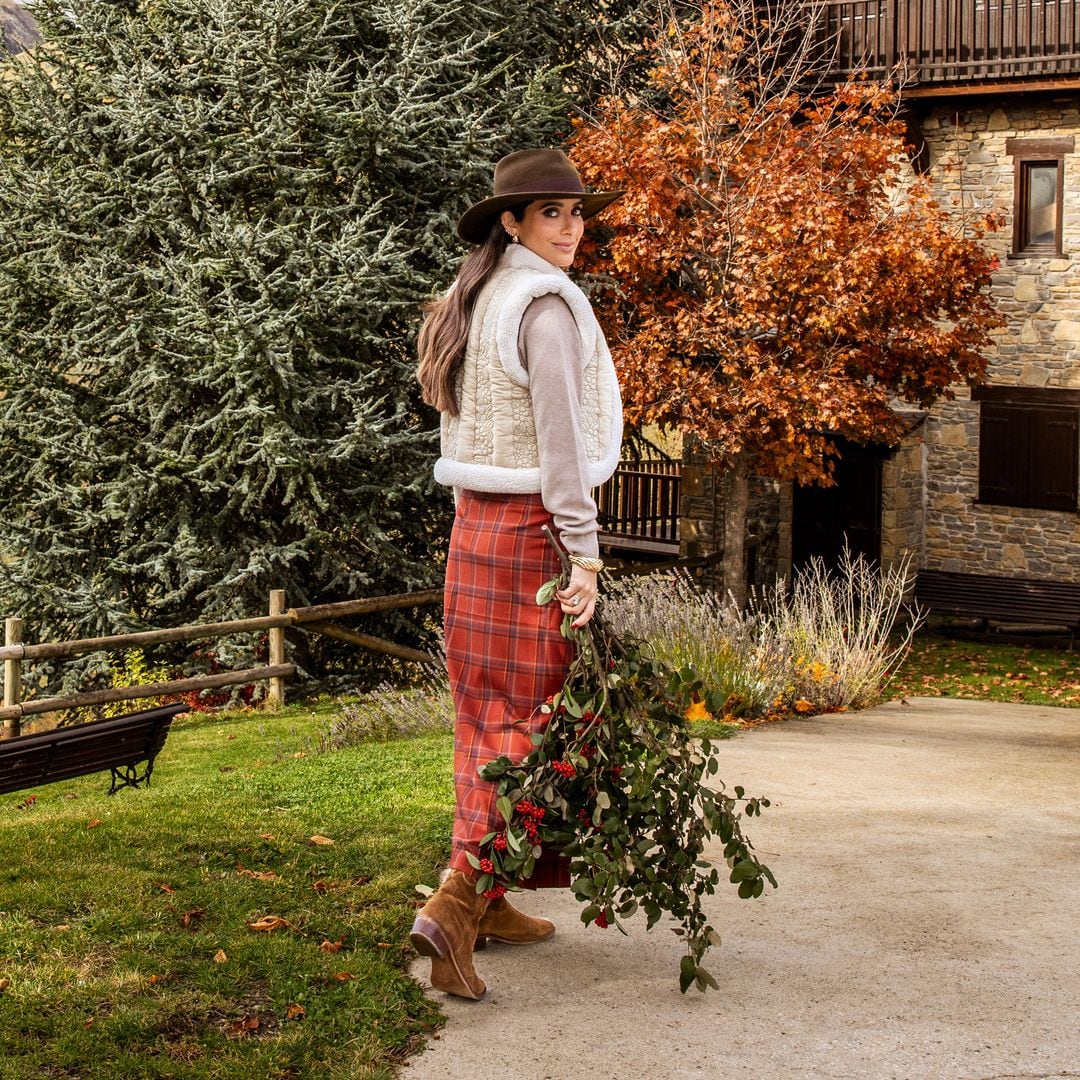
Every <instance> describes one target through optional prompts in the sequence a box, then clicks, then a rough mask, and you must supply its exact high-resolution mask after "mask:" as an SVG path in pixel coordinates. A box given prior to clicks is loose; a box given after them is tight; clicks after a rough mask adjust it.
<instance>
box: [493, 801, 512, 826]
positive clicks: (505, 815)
mask: <svg viewBox="0 0 1080 1080" xmlns="http://www.w3.org/2000/svg"><path fill="white" fill-rule="evenodd" d="M495 809H496V810H498V811H499V816H500V817H501V818H502V819H503V821H505V822H506V824H507V825H509V824H510V822H511V821H512V820H513V817H514V807H513V806H512V805H511V803H510V800H509V799H508V798H507V797H506V796H505V795H500V796H499V797H498V799H496V800H495Z"/></svg>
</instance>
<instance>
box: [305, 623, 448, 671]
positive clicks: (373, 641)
mask: <svg viewBox="0 0 1080 1080" xmlns="http://www.w3.org/2000/svg"><path fill="white" fill-rule="evenodd" d="M303 627H304V629H305V630H309V631H311V632H312V633H314V634H322V635H324V636H325V637H331V638H337V640H338V641H347V642H348V643H349V644H350V645H359V646H360V648H361V649H372V650H374V651H375V652H381V653H386V654H387V655H388V656H396V657H398V659H400V660H411V661H412V662H413V663H416V664H430V663H432V661H433V660H434V657H433V656H431V655H430V654H429V653H425V652H420V650H419V649H410V648H409V646H408V645H398V644H397V642H395V641H387V640H386V639H385V638H380V637H375V636H374V635H373V634H361V633H359V632H358V631H356V630H349V629H347V628H346V627H344V626H338V624H337V623H335V622H330V621H328V620H322V619H320V620H316V621H314V622H305V623H304V624H303Z"/></svg>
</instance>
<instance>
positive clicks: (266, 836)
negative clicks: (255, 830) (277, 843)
mask: <svg viewBox="0 0 1080 1080" xmlns="http://www.w3.org/2000/svg"><path fill="white" fill-rule="evenodd" d="M259 839H260V840H276V839H277V837H276V836H274V834H273V833H272V832H261V833H259Z"/></svg>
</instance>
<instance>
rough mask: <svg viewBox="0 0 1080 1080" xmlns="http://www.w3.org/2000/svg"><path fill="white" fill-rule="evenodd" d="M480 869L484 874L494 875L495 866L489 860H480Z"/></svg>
mask: <svg viewBox="0 0 1080 1080" xmlns="http://www.w3.org/2000/svg"><path fill="white" fill-rule="evenodd" d="M480 869H481V871H482V872H483V873H485V874H494V873H495V864H494V863H493V862H492V861H491V860H490V859H481V860H480Z"/></svg>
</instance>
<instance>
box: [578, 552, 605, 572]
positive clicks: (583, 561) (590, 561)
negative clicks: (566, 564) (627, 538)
mask: <svg viewBox="0 0 1080 1080" xmlns="http://www.w3.org/2000/svg"><path fill="white" fill-rule="evenodd" d="M570 565H571V566H580V567H581V569H582V570H588V571H590V572H591V573H594V574H599V573H600V571H601V570H603V569H604V560H603V559H594V558H592V557H590V556H589V555H571V556H570Z"/></svg>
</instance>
